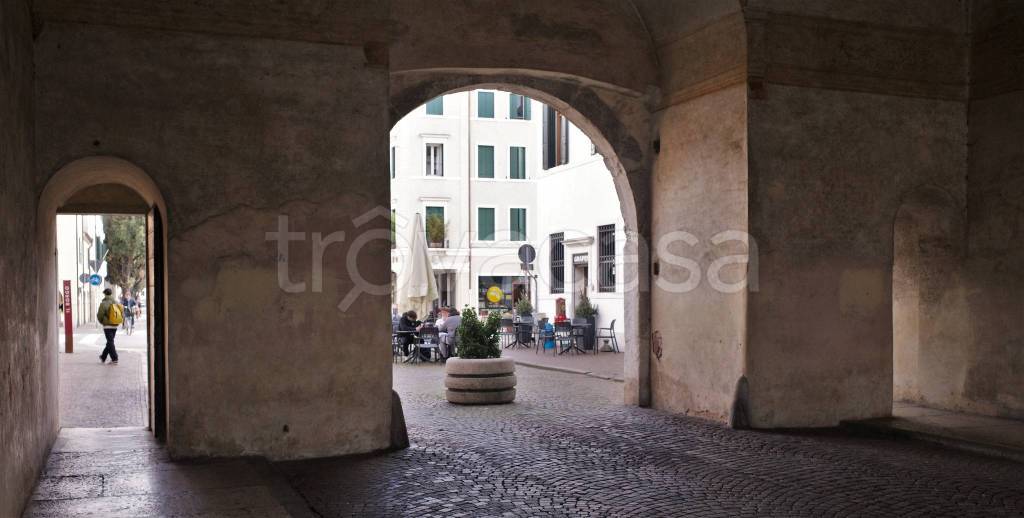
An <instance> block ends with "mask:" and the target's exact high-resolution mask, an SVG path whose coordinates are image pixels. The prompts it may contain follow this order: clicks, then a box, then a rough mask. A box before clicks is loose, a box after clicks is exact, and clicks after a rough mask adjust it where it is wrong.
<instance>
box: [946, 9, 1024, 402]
mask: <svg viewBox="0 0 1024 518" xmlns="http://www.w3.org/2000/svg"><path fill="white" fill-rule="evenodd" d="M972 24H973V27H972V42H971V101H970V110H969V112H968V113H969V119H968V127H969V128H970V144H971V146H970V157H969V169H968V175H967V178H968V184H967V213H966V217H967V227H968V229H969V232H968V244H967V246H968V257H967V263H966V266H965V273H964V276H965V277H966V279H967V280H966V283H967V287H968V292H967V293H968V294H967V297H968V299H967V301H968V304H969V312H968V313H967V314H966V316H965V317H964V319H965V320H966V322H967V325H968V326H969V338H970V340H969V341H967V342H966V346H965V347H964V351H963V353H962V357H963V363H962V364H961V365H959V366H958V367H959V368H958V369H957V371H956V372H957V374H958V376H957V377H956V378H954V379H955V380H956V381H958V382H959V383H957V384H955V385H953V386H951V387H950V388H949V393H948V396H947V397H946V398H944V399H943V400H940V401H939V402H938V403H939V404H940V405H942V406H948V407H953V408H959V409H964V410H968V411H971V412H979V413H985V414H990V415H999V416H1006V417H1014V418H1018V419H1021V418H1024V318H1022V317H1024V298H1022V297H1021V293H1022V291H1024V243H1022V242H1021V238H1020V236H1021V235H1022V233H1024V183H1022V180H1024V145H1022V143H1024V4H1021V3H1020V2H1009V1H996V0H981V1H976V2H973V3H972Z"/></svg>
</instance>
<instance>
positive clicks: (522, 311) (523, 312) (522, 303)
mask: <svg viewBox="0 0 1024 518" xmlns="http://www.w3.org/2000/svg"><path fill="white" fill-rule="evenodd" d="M516 313H518V314H519V316H520V317H528V316H531V315H533V304H532V303H531V302H530V299H528V298H526V297H523V298H521V299H519V302H516Z"/></svg>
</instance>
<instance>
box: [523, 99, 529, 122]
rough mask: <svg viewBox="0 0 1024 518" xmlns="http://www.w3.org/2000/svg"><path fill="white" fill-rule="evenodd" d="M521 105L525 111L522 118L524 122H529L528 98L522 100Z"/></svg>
mask: <svg viewBox="0 0 1024 518" xmlns="http://www.w3.org/2000/svg"><path fill="white" fill-rule="evenodd" d="M523 103H524V105H525V110H526V113H525V115H524V116H523V118H524V119H526V120H530V98H529V97H527V98H525V99H523Z"/></svg>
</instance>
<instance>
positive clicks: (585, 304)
mask: <svg viewBox="0 0 1024 518" xmlns="http://www.w3.org/2000/svg"><path fill="white" fill-rule="evenodd" d="M573 316H575V317H576V318H582V319H584V320H586V321H587V323H588V324H590V325H589V326H587V329H586V330H585V331H584V334H583V342H584V347H585V348H587V349H591V348H593V347H597V344H595V343H594V341H595V337H596V336H597V306H595V305H593V304H591V303H590V297H588V296H587V294H586V293H580V296H579V297H578V298H577V300H576V311H575V312H573Z"/></svg>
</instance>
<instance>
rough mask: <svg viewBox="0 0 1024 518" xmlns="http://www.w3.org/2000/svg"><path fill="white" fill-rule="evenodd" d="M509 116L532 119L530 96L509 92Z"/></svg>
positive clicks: (511, 117)
mask: <svg viewBox="0 0 1024 518" xmlns="http://www.w3.org/2000/svg"><path fill="white" fill-rule="evenodd" d="M508 118H510V119H519V120H530V98H529V97H527V96H525V95H519V94H508Z"/></svg>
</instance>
